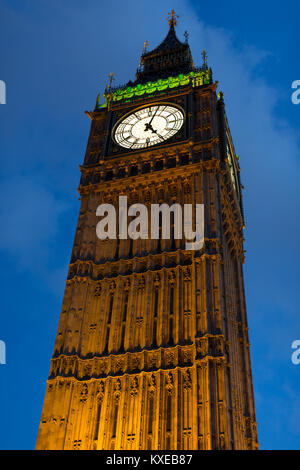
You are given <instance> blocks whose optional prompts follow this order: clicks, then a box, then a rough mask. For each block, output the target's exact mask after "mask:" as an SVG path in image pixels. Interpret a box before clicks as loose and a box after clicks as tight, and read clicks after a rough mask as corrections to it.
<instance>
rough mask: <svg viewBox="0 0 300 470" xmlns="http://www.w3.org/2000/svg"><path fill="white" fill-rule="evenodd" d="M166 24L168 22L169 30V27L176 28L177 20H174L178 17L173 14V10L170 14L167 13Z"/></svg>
mask: <svg viewBox="0 0 300 470" xmlns="http://www.w3.org/2000/svg"><path fill="white" fill-rule="evenodd" d="M168 15H169V16H168V18H167V20H168V22H169V26H170V28H171V26H176V25H177V20H176V18H179V16H178V15H176V14H175V10H171V12H169V13H168Z"/></svg>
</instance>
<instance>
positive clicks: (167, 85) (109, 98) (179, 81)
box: [96, 69, 212, 109]
mask: <svg viewBox="0 0 300 470" xmlns="http://www.w3.org/2000/svg"><path fill="white" fill-rule="evenodd" d="M211 81H212V75H211V70H210V69H206V70H203V71H199V72H190V73H188V74H179V75H177V76H176V77H169V78H165V79H159V80H156V81H155V82H147V83H144V84H138V85H135V86H129V87H127V88H118V89H117V90H112V91H108V92H105V93H104V94H103V96H104V99H105V102H104V103H103V104H100V102H99V100H97V104H96V109H101V108H106V107H107V106H108V104H109V103H117V102H119V101H123V100H124V101H125V102H126V103H127V102H130V101H131V99H132V98H135V97H139V96H143V95H145V96H149V95H150V94H151V93H155V92H160V91H165V90H168V89H173V88H177V87H179V86H186V85H189V84H190V83H191V84H192V86H193V87H197V86H201V85H205V84H209V83H211Z"/></svg>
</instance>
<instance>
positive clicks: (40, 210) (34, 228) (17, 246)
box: [0, 175, 67, 271]
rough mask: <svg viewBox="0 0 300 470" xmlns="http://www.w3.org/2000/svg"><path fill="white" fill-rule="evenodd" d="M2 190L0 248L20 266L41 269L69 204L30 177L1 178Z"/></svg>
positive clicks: (0, 190) (0, 188)
mask: <svg viewBox="0 0 300 470" xmlns="http://www.w3.org/2000/svg"><path fill="white" fill-rule="evenodd" d="M0 193H1V194H2V196H3V197H4V198H5V200H4V202H3V203H2V205H1V208H0V224H1V233H0V249H1V251H2V252H6V253H9V254H10V256H11V257H12V258H13V259H14V260H15V261H16V264H17V266H18V267H19V268H21V269H24V268H28V267H30V268H31V269H33V270H37V271H39V270H40V268H41V267H42V266H43V265H44V264H45V263H47V262H48V261H49V246H50V245H51V244H53V243H55V237H56V235H57V233H58V230H59V222H60V220H59V219H60V216H61V215H62V214H63V213H64V211H65V210H66V208H67V205H66V203H65V202H62V201H60V200H57V199H56V198H55V196H54V194H53V192H50V191H49V190H47V189H46V188H45V187H44V186H41V184H39V183H38V182H36V181H35V180H34V179H32V178H30V177H28V176H22V175H16V176H14V177H13V178H11V179H9V180H8V181H2V182H1V183H0Z"/></svg>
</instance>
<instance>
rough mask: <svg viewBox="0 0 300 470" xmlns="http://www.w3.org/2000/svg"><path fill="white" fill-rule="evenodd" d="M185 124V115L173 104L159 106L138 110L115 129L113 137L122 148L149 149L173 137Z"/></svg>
mask: <svg viewBox="0 0 300 470" xmlns="http://www.w3.org/2000/svg"><path fill="white" fill-rule="evenodd" d="M183 122H184V114H183V111H181V110H180V109H179V108H177V107H175V106H173V105H171V104H157V105H152V106H148V107H146V108H142V109H137V110H136V111H134V112H132V113H131V114H129V115H127V116H126V117H125V118H123V119H121V120H120V121H119V122H118V123H117V124H116V125H115V127H114V130H113V137H114V140H115V142H116V143H117V144H119V145H121V147H125V148H129V149H141V148H147V147H150V146H152V145H156V144H160V143H162V142H164V141H165V140H167V139H170V137H173V135H175V134H176V133H177V132H178V131H179V129H181V127H182V125H183Z"/></svg>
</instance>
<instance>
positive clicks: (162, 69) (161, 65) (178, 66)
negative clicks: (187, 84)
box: [136, 10, 194, 83]
mask: <svg viewBox="0 0 300 470" xmlns="http://www.w3.org/2000/svg"><path fill="white" fill-rule="evenodd" d="M169 15H170V16H169V18H168V21H169V32H168V34H167V36H166V37H165V39H164V40H163V42H162V43H161V44H160V45H159V46H158V47H156V48H155V49H153V50H152V51H149V52H147V46H148V43H147V41H146V42H145V44H144V50H143V53H142V56H141V61H140V67H139V69H138V71H137V74H136V81H137V82H139V83H142V82H147V81H148V80H150V81H153V80H156V79H157V78H166V77H169V76H174V75H178V74H179V73H188V72H190V71H192V70H193V69H194V64H193V58H192V54H191V50H190V46H189V44H188V42H187V38H188V35H187V33H186V34H185V42H184V43H183V42H181V41H179V39H178V38H177V36H176V32H175V26H176V24H177V20H176V18H178V16H177V15H175V12H174V10H172V11H171V13H169ZM145 45H147V46H145Z"/></svg>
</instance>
